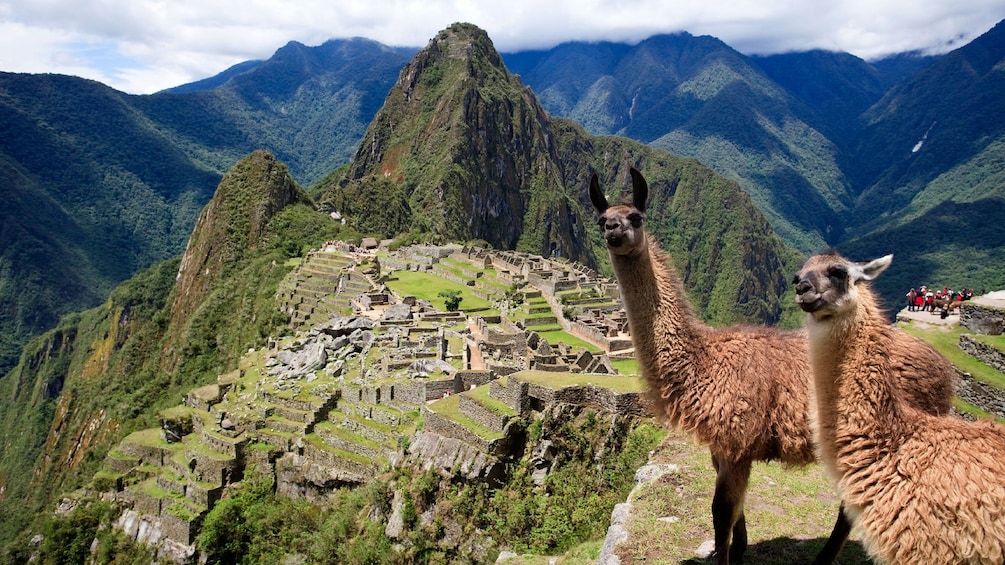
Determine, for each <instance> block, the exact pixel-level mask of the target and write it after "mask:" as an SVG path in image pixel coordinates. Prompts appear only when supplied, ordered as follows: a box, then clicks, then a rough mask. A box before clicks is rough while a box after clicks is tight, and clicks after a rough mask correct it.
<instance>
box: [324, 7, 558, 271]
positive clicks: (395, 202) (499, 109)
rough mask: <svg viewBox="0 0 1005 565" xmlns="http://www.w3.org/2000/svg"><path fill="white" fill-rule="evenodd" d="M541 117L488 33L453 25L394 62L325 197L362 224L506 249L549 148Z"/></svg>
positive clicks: (376, 230)
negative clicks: (380, 100)
mask: <svg viewBox="0 0 1005 565" xmlns="http://www.w3.org/2000/svg"><path fill="white" fill-rule="evenodd" d="M547 122H548V118H547V115H546V114H545V112H544V111H543V110H542V109H541V107H540V105H539V104H538V103H537V100H536V99H535V98H534V96H533V94H531V93H530V91H529V90H528V89H526V88H525V87H524V86H523V84H522V83H521V82H520V80H519V79H518V78H517V77H515V76H513V75H511V74H510V73H509V71H507V70H506V67H505V65H504V64H503V61H502V57H501V56H500V55H499V53H498V52H497V51H496V50H495V47H494V46H493V45H492V42H491V41H490V40H489V38H488V35H487V34H486V33H485V32H484V31H482V30H481V29H479V28H477V27H476V26H474V25H471V24H460V23H459V24H453V25H452V26H450V27H449V28H447V29H444V30H443V31H441V32H439V33H438V34H437V35H436V37H434V38H433V39H431V40H430V41H429V44H428V45H427V46H426V47H425V48H423V49H422V50H421V51H419V52H418V53H417V54H416V55H415V56H414V57H413V58H412V60H411V61H410V62H409V63H408V64H407V65H406V66H405V67H404V68H403V69H402V70H401V73H400V74H399V78H398V81H397V83H396V84H395V85H394V87H393V88H392V89H391V91H390V92H389V93H388V95H387V98H386V99H385V102H384V106H383V108H381V110H380V111H379V112H378V113H377V116H376V117H375V118H374V120H373V121H372V122H371V124H370V127H369V128H368V130H367V132H366V135H365V136H364V138H363V142H362V143H361V144H360V145H359V147H358V149H357V151H356V154H355V155H354V157H353V159H352V161H351V162H350V164H349V167H348V169H347V171H346V173H345V175H344V176H343V177H341V178H339V179H338V180H337V181H336V184H335V185H334V186H329V187H328V188H327V189H326V191H325V192H326V194H325V196H324V198H323V201H325V202H326V203H327V205H329V206H331V207H332V208H334V209H336V210H338V211H340V212H341V213H343V214H344V215H345V216H346V217H348V218H350V221H351V222H352V223H353V226H354V227H355V228H356V229H358V230H360V231H362V232H369V233H379V234H381V235H384V236H392V235H394V234H396V233H399V232H403V231H414V232H418V233H423V234H431V235H438V236H442V237H445V238H447V239H453V240H462V241H463V240H468V239H484V240H485V241H487V242H489V243H491V244H492V245H493V246H496V247H500V248H505V249H513V248H514V247H515V246H516V244H517V239H518V238H519V237H520V234H521V233H522V232H523V231H524V230H523V221H524V214H525V212H526V204H527V203H526V201H525V199H524V198H523V197H522V196H521V195H526V194H527V193H528V191H529V188H530V186H529V183H530V182H531V179H532V178H533V176H534V174H533V171H532V163H533V162H534V160H535V159H537V158H540V156H541V155H554V154H555V148H554V147H553V141H552V140H551V139H550V138H549V136H548V135H546V134H545V131H546V130H547V128H548V124H547ZM481 171H492V174H491V175H488V176H486V175H485V174H483V173H482V172H481ZM551 174H554V172H552V173H551ZM550 181H551V183H552V184H559V183H560V181H557V179H550ZM534 251H538V252H540V251H542V250H539V249H534Z"/></svg>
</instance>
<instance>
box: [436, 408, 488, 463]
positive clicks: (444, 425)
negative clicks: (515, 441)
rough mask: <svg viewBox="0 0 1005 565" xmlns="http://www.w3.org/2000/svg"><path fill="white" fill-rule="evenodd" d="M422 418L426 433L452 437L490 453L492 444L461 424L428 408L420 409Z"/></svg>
mask: <svg viewBox="0 0 1005 565" xmlns="http://www.w3.org/2000/svg"><path fill="white" fill-rule="evenodd" d="M422 413H423V417H424V419H425V422H426V423H425V426H424V427H423V429H424V430H425V431H427V432H431V433H435V434H439V435H441V436H444V437H452V438H454V439H458V440H460V441H463V442H464V443H466V444H468V445H470V446H472V447H474V448H476V449H478V450H479V451H484V452H485V453H493V452H492V448H493V445H492V442H491V441H489V440H487V439H485V438H483V437H481V436H479V435H478V434H476V433H474V432H472V431H471V430H469V429H467V428H465V427H464V426H462V425H461V424H458V423H457V422H454V421H453V420H450V419H447V418H444V417H443V416H440V415H439V414H437V413H436V412H433V411H432V410H430V409H429V408H427V407H425V406H423V407H422Z"/></svg>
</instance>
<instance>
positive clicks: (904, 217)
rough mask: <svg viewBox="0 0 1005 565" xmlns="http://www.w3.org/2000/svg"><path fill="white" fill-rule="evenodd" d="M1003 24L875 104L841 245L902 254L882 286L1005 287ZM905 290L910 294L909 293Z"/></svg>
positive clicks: (859, 149)
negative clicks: (898, 265) (847, 228)
mask: <svg viewBox="0 0 1005 565" xmlns="http://www.w3.org/2000/svg"><path fill="white" fill-rule="evenodd" d="M1003 93H1005V22H1002V23H999V24H998V25H996V26H995V27H994V28H993V29H991V30H990V31H989V32H987V33H986V34H984V35H982V36H981V37H979V38H977V39H975V40H974V41H973V42H971V43H970V44H969V45H966V46H964V47H961V48H959V49H957V50H955V51H953V52H951V53H949V54H947V55H945V56H944V57H942V58H941V59H940V60H939V61H938V62H936V63H934V64H932V65H930V66H928V67H926V68H925V69H924V70H922V71H920V72H918V73H917V74H915V75H913V76H912V77H911V78H910V79H908V80H907V81H905V82H903V83H902V84H900V85H898V86H896V87H894V88H893V89H891V90H890V91H889V92H888V93H887V94H886V95H885V96H884V97H883V99H882V100H880V101H879V102H878V103H877V104H876V105H874V106H873V107H872V108H870V109H869V110H868V111H867V112H866V113H865V114H863V119H864V120H865V122H866V124H867V125H866V127H865V129H864V132H863V135H862V136H861V138H860V144H859V146H858V147H857V149H856V151H855V154H854V160H855V162H857V163H859V168H858V170H857V171H856V183H855V186H856V189H857V192H858V194H857V198H856V202H855V206H854V208H853V210H852V212H851V213H850V214H849V220H848V222H849V224H850V226H851V227H852V229H851V230H850V231H849V234H854V236H855V237H854V238H848V239H849V241H847V242H846V243H843V244H842V247H843V248H847V249H848V250H849V252H854V253H856V254H859V255H861V256H863V257H865V256H867V255H870V254H875V253H890V252H892V253H894V254H895V255H897V256H898V257H899V260H900V261H902V265H903V269H904V270H903V271H899V273H896V274H897V275H899V276H891V278H890V279H889V280H888V281H886V282H884V283H883V284H881V285H878V288H880V289H881V290H884V291H885V292H886V293H887V295H891V294H893V290H894V289H895V288H896V289H904V288H910V287H911V286H918V285H921V284H927V285H939V286H945V285H949V286H954V285H955V286H956V287H960V286H967V287H974V288H978V289H979V288H982V287H984V288H988V289H995V288H1000V287H1001V286H1002V284H1003V279H1002V275H1001V268H1000V266H1001V265H1002V264H1003V260H1005V231H1003V230H1002V228H1001V225H1000V223H999V222H995V221H989V220H990V219H991V218H998V217H1002V216H1001V214H1002V213H1003V210H1005V188H1003V187H1005V162H1003V160H1002V155H1003V148H1005V96H1003ZM904 292H906V291H904Z"/></svg>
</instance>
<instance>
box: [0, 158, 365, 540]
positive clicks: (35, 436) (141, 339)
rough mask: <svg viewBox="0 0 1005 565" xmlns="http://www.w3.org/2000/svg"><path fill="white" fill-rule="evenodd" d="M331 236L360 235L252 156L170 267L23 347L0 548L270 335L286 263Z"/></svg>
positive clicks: (4, 427)
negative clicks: (131, 436) (127, 439)
mask: <svg viewBox="0 0 1005 565" xmlns="http://www.w3.org/2000/svg"><path fill="white" fill-rule="evenodd" d="M340 236H348V237H358V236H357V235H356V234H354V233H353V232H351V231H347V230H346V229H345V228H344V227H341V226H339V225H338V224H336V223H335V222H334V221H332V220H331V218H329V217H328V216H326V215H324V214H322V213H321V212H318V211H317V210H316V209H315V208H314V206H313V204H312V203H310V202H309V199H306V198H305V195H304V194H303V192H302V191H301V190H299V189H297V188H296V187H295V184H294V182H293V180H292V178H291V177H290V176H289V172H288V169H287V167H286V166H285V165H283V164H282V163H279V162H277V161H276V160H275V157H273V156H272V155H271V154H268V153H266V152H264V151H259V152H255V153H253V154H251V155H249V156H247V157H246V158H245V159H242V160H241V161H239V162H238V163H237V164H235V165H234V167H233V168H232V169H231V170H230V171H229V172H228V173H227V174H226V175H225V176H224V178H223V179H222V181H221V182H220V185H219V187H218V188H217V190H216V193H215V196H214V198H213V199H212V200H211V201H210V203H209V204H208V205H207V206H206V207H205V209H204V211H203V214H202V215H201V217H200V220H199V222H198V223H197V224H196V226H195V229H194V231H193V232H192V234H191V237H190V239H189V245H188V250H187V251H186V253H185V255H184V257H182V258H180V259H181V260H180V261H179V258H177V257H176V258H174V259H169V260H166V261H164V262H161V263H158V264H156V265H154V266H153V267H150V268H148V269H145V270H143V271H141V272H140V273H138V274H137V275H135V276H134V277H132V278H131V279H129V280H128V281H126V282H124V283H122V284H120V285H119V286H118V287H116V288H115V289H114V290H113V291H112V292H111V294H110V295H109V296H108V298H107V300H106V301H105V303H104V304H102V305H101V306H98V307H96V308H92V309H90V310H85V311H81V312H77V313H74V314H72V315H69V316H66V317H64V318H63V319H62V320H61V321H60V323H59V326H58V327H57V328H56V329H53V330H50V331H49V332H47V333H45V334H43V335H42V336H39V337H37V338H35V339H34V340H32V341H31V343H29V344H28V346H27V347H25V348H24V351H23V353H22V355H21V358H20V362H19V363H18V365H17V366H16V367H15V368H14V369H13V370H12V371H10V372H9V373H8V374H7V375H6V376H4V377H3V378H2V379H0V438H2V439H0V441H2V444H0V445H2V447H3V449H2V450H0V514H2V515H3V516H4V520H3V521H2V522H3V526H2V528H0V535H2V538H3V541H4V542H7V541H9V540H10V539H11V538H12V537H13V536H15V535H17V534H18V533H19V532H21V531H22V530H23V527H24V525H25V524H26V523H28V522H29V521H30V520H31V519H33V518H34V517H35V515H36V513H38V512H48V511H51V509H52V507H53V506H52V505H53V503H54V501H55V500H57V498H58V497H59V496H60V494H61V493H65V492H69V491H71V490H73V489H75V488H78V487H80V486H82V485H83V484H86V482H87V481H88V480H89V479H90V477H91V476H92V475H93V474H94V472H95V471H96V470H97V468H98V466H99V465H100V463H101V461H102V460H103V458H104V455H105V453H106V452H107V451H108V449H109V447H110V445H112V444H113V443H114V442H116V441H118V440H119V439H120V438H121V437H123V435H124V434H128V433H129V432H131V431H134V430H136V429H139V428H142V427H148V426H150V425H156V421H157V420H156V417H157V416H156V409H158V408H163V407H166V406H171V405H173V404H174V403H176V402H177V399H178V398H179V397H180V396H181V395H183V394H184V393H185V392H186V391H187V390H188V389H190V388H192V387H194V386H197V385H200V384H205V382H206V381H207V379H209V378H210V375H216V374H218V373H219V372H221V371H224V370H225V369H226V368H228V367H231V366H233V365H234V364H235V363H236V360H237V359H238V358H239V357H240V355H241V354H242V353H244V352H245V351H247V349H248V348H249V347H253V346H255V345H256V344H258V343H260V342H261V341H262V340H263V339H264V336H267V335H279V334H281V333H282V332H283V328H284V327H285V326H286V323H287V321H288V320H287V318H286V317H285V316H283V315H282V313H281V312H280V311H279V310H278V308H277V307H276V303H275V293H276V286H277V285H278V283H279V280H280V279H282V277H283V276H284V275H285V274H286V273H287V272H288V271H289V270H290V269H291V268H292V265H291V264H289V263H288V259H289V258H290V257H291V255H293V256H298V255H300V254H301V253H302V249H301V247H302V246H304V245H308V244H309V243H308V242H312V241H314V240H315V238H319V237H320V238H322V241H323V238H334V237H340ZM212 378H215V377H212Z"/></svg>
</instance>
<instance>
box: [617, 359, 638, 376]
mask: <svg viewBox="0 0 1005 565" xmlns="http://www.w3.org/2000/svg"><path fill="white" fill-rule="evenodd" d="M611 366H612V367H614V368H615V369H617V370H618V373H619V374H622V375H635V376H641V375H642V372H641V371H640V370H639V362H638V361H636V360H635V359H618V360H612V361H611Z"/></svg>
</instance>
